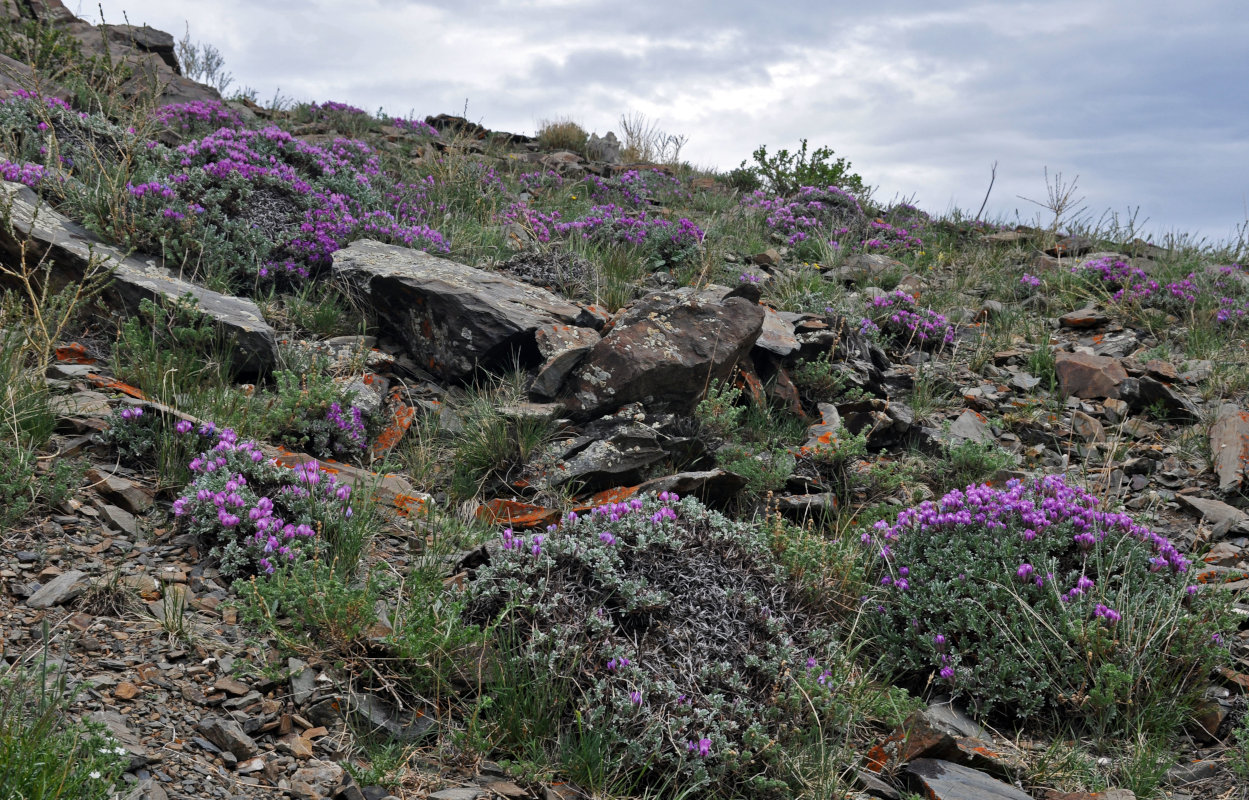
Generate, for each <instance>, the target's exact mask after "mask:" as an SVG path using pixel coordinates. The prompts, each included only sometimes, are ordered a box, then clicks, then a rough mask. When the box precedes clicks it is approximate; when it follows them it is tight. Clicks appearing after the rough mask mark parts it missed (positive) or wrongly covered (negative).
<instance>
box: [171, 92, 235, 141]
mask: <svg viewBox="0 0 1249 800" xmlns="http://www.w3.org/2000/svg"><path fill="white" fill-rule="evenodd" d="M152 119H153V120H154V121H155V122H157V123H159V124H161V125H164V126H166V127H168V128H170V129H172V130H174V131H177V132H178V133H180V134H183V135H187V136H202V135H203V134H206V133H211V132H212V131H215V130H217V129H218V128H241V127H243V115H242V114H240V113H239V112H237V111H235V110H234V109H232V108H230V107H229V106H227V105H226V104H225V103H222V102H221V101H219V100H193V101H191V102H189V103H170V104H169V105H164V106H161V107H160V108H158V109H156V110H155V111H153V112H152Z"/></svg>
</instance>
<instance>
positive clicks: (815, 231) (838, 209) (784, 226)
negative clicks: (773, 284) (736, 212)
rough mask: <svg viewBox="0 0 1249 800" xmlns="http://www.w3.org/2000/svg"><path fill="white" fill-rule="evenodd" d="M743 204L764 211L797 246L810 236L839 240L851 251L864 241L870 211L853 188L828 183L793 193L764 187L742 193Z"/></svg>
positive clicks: (772, 228) (777, 229) (772, 224)
mask: <svg viewBox="0 0 1249 800" xmlns="http://www.w3.org/2000/svg"><path fill="white" fill-rule="evenodd" d="M741 205H742V207H743V208H747V209H752V210H754V211H756V212H758V213H760V214H762V215H763V223H764V225H765V226H766V227H767V229H768V230H770V231H772V232H774V233H775V234H777V235H779V236H781V237H782V238H783V239H784V241H785V243H786V244H787V245H789V246H790V247H794V246H795V245H798V244H800V243H802V242H804V241H807V240H809V239H824V240H827V241H828V242H829V243H830V244H831V243H832V242H837V246H838V249H842V248H844V249H845V250H846V251H847V252H848V251H849V250H851V249H853V246H854V245H855V244H856V243H858V242H860V241H862V239H863V233H864V232H865V231H866V229H867V215H866V214H864V212H863V207H862V206H861V205H859V201H858V200H856V199H855V198H854V196H853V195H851V194H850V193H849V192H846V191H844V190H842V189H839V188H837V187H836V186H828V187H825V188H816V187H814V186H803V187H802V188H801V189H799V190H798V192H797V194H795V195H793V196H792V197H781V196H776V195H769V194H767V193H766V192H763V191H762V190H758V191H754V192H751V193H750V194H748V195H745V196H744V197H742V200H741Z"/></svg>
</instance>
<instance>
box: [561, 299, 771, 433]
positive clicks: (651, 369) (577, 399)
mask: <svg viewBox="0 0 1249 800" xmlns="http://www.w3.org/2000/svg"><path fill="white" fill-rule="evenodd" d="M762 329H763V309H762V308H760V307H759V306H758V305H756V304H754V303H751V302H749V301H748V300H744V299H742V298H740V297H729V298H726V299H724V300H720V301H716V300H714V299H711V298H709V297H707V296H705V295H702V296H696V295H694V294H693V293H692V292H690V291H688V290H678V291H675V292H658V293H655V294H651V295H648V296H646V297H644V298H642V299H641V300H639V301H638V302H637V303H636V304H635V305H634V306H632V307H631V308H630V309H629V310H627V311H626V312H624V313H623V314H621V315H620V318H619V319H618V321H617V322H616V325H615V326H614V327H613V328H612V330H611V332H610V333H608V334H607V335H606V336H604V337H603V339H602V340H601V341H600V342H598V344H596V345H595V346H594V347H593V349H591V350H590V352H589V354H587V355H586V357H585V360H584V361H582V363H581V365H580V366H579V367H578V369H577V371H576V372H575V373H574V374H573V376H572V377H571V378H570V380H569V383H568V387H569V391H568V395H569V396H568V398H567V403H568V405H569V408H570V410H571V411H573V412H574V413H579V414H581V415H584V416H597V415H599V414H602V413H604V412H606V411H610V410H612V409H615V408H618V407H620V406H622V405H625V404H626V403H634V402H645V403H646V405H647V408H648V409H658V408H662V409H665V410H671V411H678V412H689V411H691V410H693V408H694V406H695V404H697V402H698V400H699V398H701V397H702V396H703V394H704V393H705V392H706V390H707V388H708V387H710V386H714V385H715V384H716V382H718V381H721V380H724V379H725V378H727V377H728V376H729V374H730V373H731V372H732V369H733V367H734V365H736V364H737V362H738V360H739V359H741V358H742V357H743V356H744V355H745V354H746V353H748V352H749V351H750V348H751V347H752V346H753V345H754V343H755V341H756V340H757V339H758V338H759V333H760V331H762Z"/></svg>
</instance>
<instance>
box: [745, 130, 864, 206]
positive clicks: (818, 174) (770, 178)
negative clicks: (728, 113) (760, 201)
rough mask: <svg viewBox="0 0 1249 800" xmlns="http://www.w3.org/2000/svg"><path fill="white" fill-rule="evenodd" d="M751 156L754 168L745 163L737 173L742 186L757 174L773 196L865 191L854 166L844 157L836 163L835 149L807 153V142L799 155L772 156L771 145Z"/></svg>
mask: <svg viewBox="0 0 1249 800" xmlns="http://www.w3.org/2000/svg"><path fill="white" fill-rule="evenodd" d="M751 157H752V158H753V159H754V160H755V163H754V165H753V166H750V167H748V166H746V162H745V161H743V162H742V163H741V166H740V167H738V169H737V170H735V172H736V173H737V174H738V175H739V177H738V178H737V180H738V182H739V183H742V185H743V186H744V185H745V184H746V183H747V179H746V178H745V174H746V173H754V174H755V175H757V176H758V177H759V178H761V179H762V180H763V181H766V182H767V185H768V189H769V191H771V192H772V193H773V194H776V195H780V196H785V195H790V194H793V193H794V192H796V191H798V188H799V187H801V186H815V187H818V188H821V189H822V188H824V187H827V186H836V187H838V188H840V189H845V190H846V191H848V192H851V193H853V194H855V195H862V194H863V192H864V186H863V179H862V178H860V177H859V176H858V175H856V174H854V173H853V172H851V171H850V163H849V162H848V161H846V160H845V159H844V158H838V159H836V160H833V150H832V148H829V147H818V148H816V149H815V150H814V151H812V152H811V153H810V155H808V154H807V140H806V139H803V140H802V147H801V148H800V149H799V150H798V151H797V152H795V153H790V152H789V151H788V150H779V151H777V153H776V154H775V155H772V156H769V155H768V148H767V145H759V147H758V148H757V149H756V150H755V152H754V153H752V154H751Z"/></svg>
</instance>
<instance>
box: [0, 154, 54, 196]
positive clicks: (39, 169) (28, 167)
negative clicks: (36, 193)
mask: <svg viewBox="0 0 1249 800" xmlns="http://www.w3.org/2000/svg"><path fill="white" fill-rule="evenodd" d="M45 174H46V169H45V167H44V166H43V165H42V164H31V163H29V162H14V161H6V160H4V159H0V178H4V179H5V180H6V181H13V182H15V183H22V184H25V185H27V186H29V187H31V188H32V189H33V188H34V187H36V186H38V185H39V182H40V181H42V180H43V178H44V175H45Z"/></svg>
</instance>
